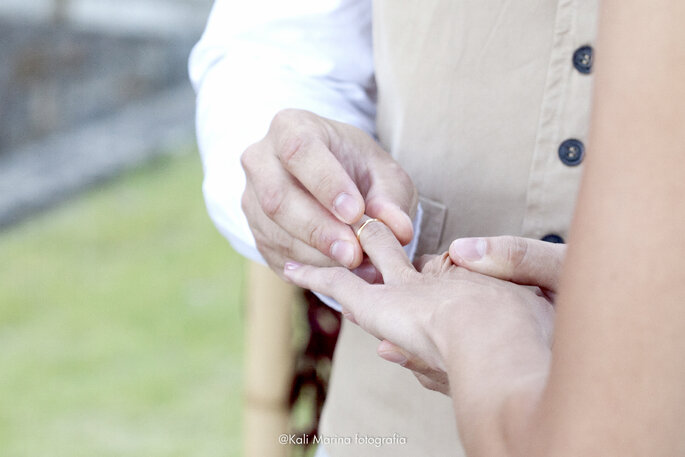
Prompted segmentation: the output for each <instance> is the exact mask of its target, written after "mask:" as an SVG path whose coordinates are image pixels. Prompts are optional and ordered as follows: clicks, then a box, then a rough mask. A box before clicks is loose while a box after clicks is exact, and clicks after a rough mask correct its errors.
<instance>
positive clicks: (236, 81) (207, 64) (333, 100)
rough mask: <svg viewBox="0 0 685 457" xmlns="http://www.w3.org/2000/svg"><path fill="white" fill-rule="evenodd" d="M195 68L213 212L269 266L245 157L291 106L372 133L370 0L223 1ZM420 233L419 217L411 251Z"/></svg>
mask: <svg viewBox="0 0 685 457" xmlns="http://www.w3.org/2000/svg"><path fill="white" fill-rule="evenodd" d="M189 67H190V68H189V71H190V77H191V80H192V83H193V86H194V88H195V91H196V92H197V119H196V121H197V136H198V144H199V147H200V154H201V155H202V162H203V166H204V176H205V177H204V184H203V192H204V196H205V202H206V204H207V210H208V212H209V215H210V217H211V218H212V220H213V221H214V223H215V224H216V226H217V228H218V229H219V231H220V232H221V233H222V234H223V235H224V236H225V237H226V238H227V239H228V241H229V242H230V243H231V245H232V246H233V248H234V249H235V250H236V251H238V252H239V253H241V254H242V255H244V256H245V257H248V258H250V259H252V260H255V261H258V262H261V263H265V261H264V259H263V257H262V256H261V254H260V253H259V251H258V250H257V248H256V245H255V240H254V237H253V235H252V232H251V231H250V227H249V225H248V223H247V219H246V218H245V214H244V213H243V211H242V209H241V204H240V201H241V196H242V193H243V190H244V189H245V174H244V172H243V170H242V167H241V166H240V155H241V154H242V152H243V151H244V150H245V149H246V148H247V147H248V146H250V145H251V144H253V143H255V142H257V141H259V140H260V139H262V138H263V137H264V135H265V134H266V132H267V130H268V128H269V124H270V123H271V119H272V118H273V117H274V115H275V114H276V113H277V112H278V111H279V110H282V109H285V108H299V109H305V110H309V111H311V112H313V113H316V114H318V115H320V116H323V117H327V118H330V119H334V120H337V121H340V122H345V123H348V124H351V125H354V126H356V127H359V128H360V129H362V130H364V131H366V132H367V133H368V134H370V135H372V136H375V115H376V104H375V83H374V71H373V49H372V42H371V0H294V1H290V2H281V1H275V0H257V1H253V2H250V3H246V2H237V1H230V0H217V1H216V3H215V4H214V7H213V9H212V12H211V15H210V17H209V22H208V24H207V29H206V30H205V33H204V35H203V36H202V39H201V40H200V41H199V43H198V44H197V45H196V46H195V48H194V49H193V52H192V54H191V56H190V64H189ZM416 216H417V217H416V218H415V221H420V220H421V208H420V207H419V209H418V212H417V215H416ZM418 235H419V224H417V222H415V223H414V240H413V241H412V243H410V244H409V245H408V246H407V248H406V249H407V253H408V254H409V256H410V258H413V252H414V250H415V245H416V240H417V239H418ZM320 298H321V299H322V300H323V301H324V302H325V303H326V304H328V305H329V306H331V307H333V308H334V309H336V310H338V311H339V310H340V305H339V304H337V303H336V302H335V301H334V300H332V299H330V298H328V297H323V296H320Z"/></svg>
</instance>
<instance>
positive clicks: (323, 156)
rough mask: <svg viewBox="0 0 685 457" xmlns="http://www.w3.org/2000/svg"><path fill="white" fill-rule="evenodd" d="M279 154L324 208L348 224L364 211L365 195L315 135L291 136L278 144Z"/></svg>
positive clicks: (280, 158) (293, 174)
mask: <svg viewBox="0 0 685 457" xmlns="http://www.w3.org/2000/svg"><path fill="white" fill-rule="evenodd" d="M276 155H277V157H278V159H279V160H280V161H281V163H282V164H283V167H284V168H285V169H286V170H288V172H290V174H292V176H294V177H295V178H296V179H297V180H298V181H299V182H300V183H301V184H302V185H303V186H304V187H305V188H306V189H307V190H308V191H309V192H310V193H311V194H312V195H313V196H314V198H316V199H317V200H318V201H319V203H321V205H323V207H324V208H326V209H327V210H329V211H330V212H331V213H333V214H335V215H336V216H337V217H338V219H340V220H341V221H342V222H345V223H346V224H352V223H354V222H356V221H358V220H359V218H360V217H361V216H362V214H364V209H365V206H364V198H363V197H362V195H361V193H360V192H359V189H358V188H357V185H356V184H355V183H354V181H353V180H352V178H350V176H349V175H348V174H347V171H346V170H345V168H343V166H342V164H341V163H340V161H339V160H338V159H337V158H336V157H335V155H333V153H332V152H331V151H330V149H329V147H328V145H327V144H326V143H325V142H324V141H323V140H322V139H320V138H317V137H315V136H302V135H300V136H290V137H288V138H287V139H286V140H285V141H283V142H281V143H280V144H277V145H276Z"/></svg>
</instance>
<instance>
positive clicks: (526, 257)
mask: <svg viewBox="0 0 685 457" xmlns="http://www.w3.org/2000/svg"><path fill="white" fill-rule="evenodd" d="M565 254H566V245H563V244H555V243H548V242H545V241H540V240H534V239H531V238H521V237H515V236H500V237H491V238H461V239H458V240H455V241H453V242H452V244H451V245H450V258H451V259H452V262H454V263H455V264H456V265H459V266H462V267H464V268H467V269H469V270H471V271H474V272H476V273H481V274H485V275H488V276H492V277H494V278H499V279H503V280H506V281H511V282H515V283H517V284H524V285H529V286H538V287H540V288H543V289H547V290H549V291H552V292H556V290H557V284H558V281H559V276H560V275H561V266H562V263H563V260H564V256H565Z"/></svg>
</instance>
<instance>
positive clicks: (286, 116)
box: [271, 108, 305, 129]
mask: <svg viewBox="0 0 685 457" xmlns="http://www.w3.org/2000/svg"><path fill="white" fill-rule="evenodd" d="M304 113H305V111H303V110H299V109H296V108H285V109H282V110H280V111H278V112H277V113H276V114H275V115H274V117H273V119H272V120H271V127H272V128H275V129H279V128H281V127H289V126H290V125H292V124H293V123H296V122H297V119H298V118H299V117H301V116H303V114H304Z"/></svg>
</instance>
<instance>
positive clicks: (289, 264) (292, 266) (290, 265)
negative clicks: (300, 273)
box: [283, 262, 302, 271]
mask: <svg viewBox="0 0 685 457" xmlns="http://www.w3.org/2000/svg"><path fill="white" fill-rule="evenodd" d="M301 266H302V264H301V263H297V262H286V263H285V265H284V267H283V268H284V269H285V270H290V271H292V270H297V269H298V268H300V267H301Z"/></svg>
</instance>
